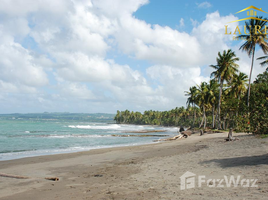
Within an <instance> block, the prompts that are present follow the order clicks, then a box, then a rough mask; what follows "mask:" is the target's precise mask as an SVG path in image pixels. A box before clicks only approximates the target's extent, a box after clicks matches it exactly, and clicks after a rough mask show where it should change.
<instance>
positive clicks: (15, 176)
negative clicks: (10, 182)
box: [0, 173, 30, 179]
mask: <svg viewBox="0 0 268 200" xmlns="http://www.w3.org/2000/svg"><path fill="white" fill-rule="evenodd" d="M0 176H2V177H7V178H16V179H29V178H30V177H27V176H18V175H12V174H3V173H0Z"/></svg>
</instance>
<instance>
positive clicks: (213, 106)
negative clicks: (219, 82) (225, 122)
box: [212, 104, 215, 128]
mask: <svg viewBox="0 0 268 200" xmlns="http://www.w3.org/2000/svg"><path fill="white" fill-rule="evenodd" d="M214 112H215V104H213V105H212V128H214V127H215V116H214Z"/></svg>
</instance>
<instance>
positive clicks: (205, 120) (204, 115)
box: [203, 105, 207, 129]
mask: <svg viewBox="0 0 268 200" xmlns="http://www.w3.org/2000/svg"><path fill="white" fill-rule="evenodd" d="M203 118H204V126H203V127H204V129H205V128H206V124H207V119H206V110H205V106H204V105H203Z"/></svg>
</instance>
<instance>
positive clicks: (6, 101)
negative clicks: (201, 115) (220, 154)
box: [0, 0, 268, 113]
mask: <svg viewBox="0 0 268 200" xmlns="http://www.w3.org/2000/svg"><path fill="white" fill-rule="evenodd" d="M0 5H1V6H0V72H1V73H0V113H37V112H74V113H116V110H126V109H128V110H133V111H140V112H143V111H144V110H151V109H152V110H160V111H164V110H170V109H173V108H175V107H180V106H186V98H187V97H186V96H185V91H188V90H189V88H190V87H191V86H194V85H197V84H200V83H201V82H202V81H208V80H209V79H210V74H211V72H212V71H213V69H212V68H211V67H210V65H215V64H216V57H217V54H218V52H223V50H228V49H230V48H231V49H232V50H233V51H235V53H236V55H237V56H238V57H239V58H240V61H239V62H238V64H239V66H240V68H239V69H240V71H242V72H244V73H246V74H249V71H250V64H251V59H250V58H249V57H248V55H247V54H246V53H245V52H241V51H240V50H239V47H240V46H241V45H242V44H243V41H233V40H232V38H233V34H232V35H225V34H224V33H225V25H228V32H229V31H231V32H234V30H235V27H236V26H237V25H239V26H241V27H242V26H243V25H244V22H239V23H238V22H235V23H228V22H231V21H234V20H238V19H242V18H245V17H246V14H245V12H244V13H239V14H235V13H236V12H238V11H240V10H242V9H244V8H247V7H249V6H251V5H253V6H255V7H257V8H262V9H263V10H264V11H266V12H268V2H266V1H254V2H252V1H247V0H245V1H230V0H225V1H202V0H195V1H188V0H180V1H178V0H168V1H164V0H150V1H149V0H57V1H55V0H38V1H37V0H0ZM258 14H259V13H258ZM260 14H262V16H263V17H267V18H268V14H266V13H260ZM241 30H243V29H241ZM261 56H263V53H262V51H261V50H259V49H257V52H256V57H261ZM264 70H265V68H264V67H261V66H260V65H259V61H255V64H254V69H253V77H252V80H254V79H255V78H256V76H257V74H259V73H262V72H264Z"/></svg>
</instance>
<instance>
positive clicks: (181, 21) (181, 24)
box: [180, 18, 184, 27]
mask: <svg viewBox="0 0 268 200" xmlns="http://www.w3.org/2000/svg"><path fill="white" fill-rule="evenodd" d="M180 27H184V19H183V18H181V19H180Z"/></svg>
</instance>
